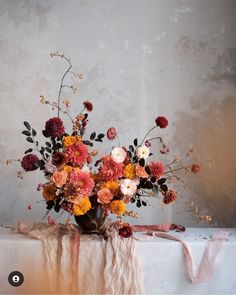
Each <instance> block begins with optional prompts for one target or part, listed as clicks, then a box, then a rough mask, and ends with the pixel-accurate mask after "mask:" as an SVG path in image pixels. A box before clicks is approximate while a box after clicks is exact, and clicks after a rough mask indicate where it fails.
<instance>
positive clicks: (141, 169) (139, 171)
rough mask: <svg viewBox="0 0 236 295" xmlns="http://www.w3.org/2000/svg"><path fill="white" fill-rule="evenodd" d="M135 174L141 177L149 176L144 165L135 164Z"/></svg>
mask: <svg viewBox="0 0 236 295" xmlns="http://www.w3.org/2000/svg"><path fill="white" fill-rule="evenodd" d="M136 175H137V176H138V177H142V178H147V177H148V176H149V175H148V174H147V172H146V170H145V167H142V166H140V165H137V166H136Z"/></svg>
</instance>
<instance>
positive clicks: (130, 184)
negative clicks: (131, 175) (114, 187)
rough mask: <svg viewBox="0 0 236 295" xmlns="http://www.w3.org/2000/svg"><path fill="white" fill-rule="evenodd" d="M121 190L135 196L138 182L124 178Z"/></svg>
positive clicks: (126, 194) (124, 193)
mask: <svg viewBox="0 0 236 295" xmlns="http://www.w3.org/2000/svg"><path fill="white" fill-rule="evenodd" d="M120 190H121V192H122V194H123V195H125V196H129V197H130V196H133V195H134V194H135V193H136V191H137V184H136V182H135V181H133V180H131V179H124V180H122V181H121V183H120Z"/></svg>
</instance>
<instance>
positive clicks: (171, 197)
mask: <svg viewBox="0 0 236 295" xmlns="http://www.w3.org/2000/svg"><path fill="white" fill-rule="evenodd" d="M176 198H177V195H176V193H175V192H174V191H173V190H171V189H170V190H168V191H167V192H166V193H165V195H164V199H163V203H164V204H165V205H168V204H170V203H172V202H174V201H175V199H176Z"/></svg>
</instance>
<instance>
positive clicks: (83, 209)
mask: <svg viewBox="0 0 236 295" xmlns="http://www.w3.org/2000/svg"><path fill="white" fill-rule="evenodd" d="M91 207H92V206H91V203H90V200H89V198H88V197H84V198H82V199H81V202H80V203H79V204H73V207H72V212H73V214H74V215H77V216H78V215H84V214H86V213H87V212H88V211H89V210H90V209H91Z"/></svg>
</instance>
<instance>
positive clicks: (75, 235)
mask: <svg viewBox="0 0 236 295" xmlns="http://www.w3.org/2000/svg"><path fill="white" fill-rule="evenodd" d="M133 230H134V231H135V232H143V233H144V234H143V235H142V236H140V235H136V234H134V236H133V237H132V238H128V239H124V238H120V237H119V236H118V234H117V232H116V231H115V229H114V228H112V226H109V225H108V226H107V239H106V240H104V239H101V238H100V242H101V241H102V249H98V248H96V246H95V245H94V243H92V240H93V237H92V236H90V237H88V236H84V235H80V234H79V231H78V228H77V226H75V225H72V224H67V225H53V226H52V225H47V224H42V223H38V224H32V223H30V222H26V221H22V222H19V223H18V226H17V228H15V229H14V230H13V232H15V233H22V234H25V235H27V236H29V237H31V238H35V239H39V240H41V241H42V242H43V248H44V257H45V262H46V266H47V273H48V279H49V285H50V289H51V290H50V291H51V292H52V293H62V292H64V293H78V290H79V293H80V294H90V293H89V292H90V291H91V290H92V287H91V290H89V289H88V288H89V287H88V286H89V284H92V283H93V281H92V278H93V276H96V275H97V271H98V269H99V270H100V272H103V280H101V283H100V285H99V286H97V288H98V292H97V293H102V294H144V293H145V292H144V282H143V273H142V267H141V265H140V262H139V257H138V255H137V252H136V240H144V239H156V238H162V239H163V238H164V239H169V240H173V241H177V242H180V243H181V244H182V246H183V253H184V258H185V269H186V274H187V277H188V279H189V280H190V281H191V282H192V283H198V282H202V281H206V280H207V279H209V278H210V277H211V275H212V274H213V272H214V269H215V267H216V263H217V259H218V257H219V253H220V250H221V248H222V246H223V243H224V241H225V240H227V238H228V232H226V231H220V232H216V233H215V234H213V235H212V237H211V239H210V240H209V241H208V243H207V246H206V249H205V251H204V254H203V256H202V259H201V263H200V266H199V268H198V270H196V266H195V263H194V259H193V256H192V253H191V248H190V246H189V244H188V243H187V242H186V241H183V240H182V239H180V238H177V237H175V236H173V235H170V234H169V233H167V232H168V231H170V230H175V231H178V232H181V231H184V230H185V229H184V227H182V226H179V225H174V224H164V225H137V226H133ZM81 239H83V247H81V243H80V240H81ZM96 239H97V237H96ZM94 247H95V248H94ZM99 251H100V252H99ZM91 255H92V257H91ZM91 259H92V260H91ZM79 264H83V270H84V271H83V273H79V271H78V265H79ZM95 264H97V267H94V265H95ZM163 267H164V266H163ZM88 272H89V275H88ZM124 274H125V275H124ZM100 275H101V274H100ZM55 276H56V278H55ZM79 276H81V278H82V281H83V282H84V284H83V285H81V286H79V284H78V282H79ZM81 278H80V279H81ZM134 278H135V279H134ZM80 281H81V280H80ZM84 286H86V288H85V287H84Z"/></svg>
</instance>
